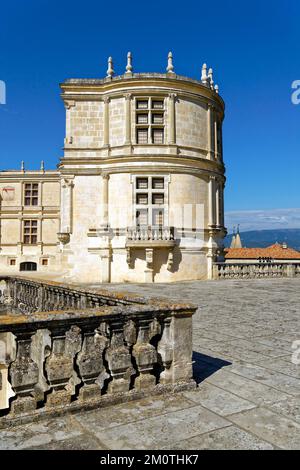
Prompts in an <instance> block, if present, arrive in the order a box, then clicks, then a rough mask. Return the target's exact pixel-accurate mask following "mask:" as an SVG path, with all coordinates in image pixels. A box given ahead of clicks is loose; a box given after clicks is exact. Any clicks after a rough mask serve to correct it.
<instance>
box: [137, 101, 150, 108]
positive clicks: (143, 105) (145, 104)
mask: <svg viewBox="0 0 300 470" xmlns="http://www.w3.org/2000/svg"><path fill="white" fill-rule="evenodd" d="M136 108H137V109H148V100H137V102H136Z"/></svg>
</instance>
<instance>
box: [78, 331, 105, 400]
mask: <svg viewBox="0 0 300 470" xmlns="http://www.w3.org/2000/svg"><path fill="white" fill-rule="evenodd" d="M94 326H95V325H94ZM82 332H83V337H84V339H83V345H82V350H81V351H80V353H79V354H78V356H77V365H78V369H79V372H80V375H81V378H82V381H83V387H81V389H80V392H79V399H80V400H89V399H93V398H98V397H100V395H101V385H99V384H98V383H96V381H97V379H98V377H99V376H100V374H101V379H102V385H103V382H104V380H105V379H106V378H109V375H108V374H107V373H106V369H105V367H104V364H103V354H104V351H105V349H106V348H107V346H108V344H109V339H108V337H107V336H105V335H103V334H102V332H101V329H100V330H99V331H97V330H96V331H95V328H94V327H93V325H92V324H89V325H86V326H85V327H84V328H83V329H82Z"/></svg>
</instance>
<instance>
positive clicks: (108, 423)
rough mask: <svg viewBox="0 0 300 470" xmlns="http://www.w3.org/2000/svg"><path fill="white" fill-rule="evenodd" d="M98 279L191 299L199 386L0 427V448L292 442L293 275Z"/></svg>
mask: <svg viewBox="0 0 300 470" xmlns="http://www.w3.org/2000/svg"><path fill="white" fill-rule="evenodd" d="M90 287H91V286H90ZM94 287H96V286H94ZM102 287H105V288H108V289H109V290H116V291H129V292H132V293H136V294H139V295H145V296H153V297H157V296H159V297H162V296H163V295H165V296H166V297H167V298H168V299H171V300H172V301H188V302H192V303H195V304H198V305H199V309H198V311H197V313H196V314H195V315H194V318H193V339H194V354H193V361H194V375H195V379H196V381H197V383H198V388H197V389H196V390H195V391H190V392H184V393H180V394H175V395H171V396H168V397H165V396H158V397H153V398H147V399H143V400H139V401H135V402H131V403H124V404H121V405H117V406H112V407H108V408H104V409H101V410H95V411H90V412H82V413H78V414H75V415H72V416H69V417H64V418H56V419H54V420H47V421H41V422H40V423H35V424H28V425H25V426H19V427H15V428H13V429H10V430H1V431H0V449H24V448H26V449H98V450H101V449H171V450H172V449H174V450H176V449H182V450H189V449H190V450H193V449H273V448H275V449H276V448H281V449H300V365H296V364H293V363H292V361H291V358H292V352H293V350H292V342H293V341H294V340H297V339H298V340H299V339H300V279H274V280H271V279H260V280H226V281H207V282H206V281H193V282H181V283H174V284H160V285H158V284H142V285H141V284H136V285H133V284H126V285H125V284H122V285H120V284H119V285H112V284H109V285H105V286H103V285H102ZM157 294H158V295H157Z"/></svg>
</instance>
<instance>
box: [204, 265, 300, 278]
mask: <svg viewBox="0 0 300 470" xmlns="http://www.w3.org/2000/svg"><path fill="white" fill-rule="evenodd" d="M298 276H300V264H299V263H297V264H287V263H214V265H213V279H259V278H278V277H279V278H283V277H298Z"/></svg>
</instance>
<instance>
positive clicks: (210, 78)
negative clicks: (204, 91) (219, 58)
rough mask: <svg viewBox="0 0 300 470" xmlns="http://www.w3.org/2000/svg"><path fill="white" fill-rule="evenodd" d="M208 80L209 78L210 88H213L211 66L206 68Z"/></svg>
mask: <svg viewBox="0 0 300 470" xmlns="http://www.w3.org/2000/svg"><path fill="white" fill-rule="evenodd" d="M208 80H209V85H210V88H211V89H212V90H213V89H214V81H213V69H212V68H210V69H209V70H208Z"/></svg>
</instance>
